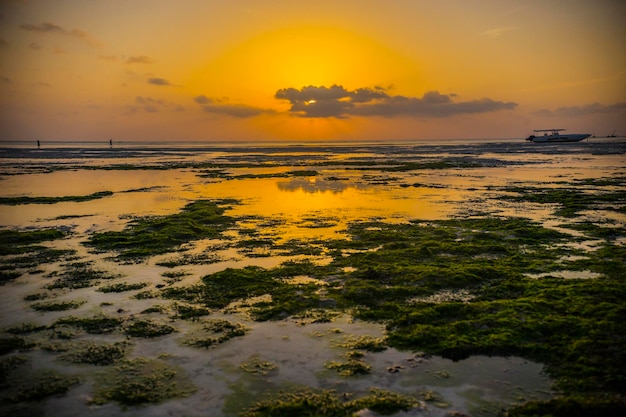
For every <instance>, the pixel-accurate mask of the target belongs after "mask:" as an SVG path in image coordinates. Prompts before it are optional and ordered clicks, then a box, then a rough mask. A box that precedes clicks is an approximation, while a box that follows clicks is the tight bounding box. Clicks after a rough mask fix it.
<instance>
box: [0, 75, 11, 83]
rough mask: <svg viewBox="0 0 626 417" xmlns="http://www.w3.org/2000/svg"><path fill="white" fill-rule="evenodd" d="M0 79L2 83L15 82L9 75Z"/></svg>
mask: <svg viewBox="0 0 626 417" xmlns="http://www.w3.org/2000/svg"><path fill="white" fill-rule="evenodd" d="M0 81H1V82H2V84H13V81H11V79H10V78H9V77H5V76H4V75H2V76H0Z"/></svg>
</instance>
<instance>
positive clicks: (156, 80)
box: [148, 77, 172, 86]
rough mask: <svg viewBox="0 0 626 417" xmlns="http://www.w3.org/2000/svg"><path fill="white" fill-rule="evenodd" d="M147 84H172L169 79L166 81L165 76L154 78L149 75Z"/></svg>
mask: <svg viewBox="0 0 626 417" xmlns="http://www.w3.org/2000/svg"><path fill="white" fill-rule="evenodd" d="M148 84H152V85H161V86H167V85H172V84H171V83H170V82H169V81H167V80H166V79H165V78H156V77H151V78H148Z"/></svg>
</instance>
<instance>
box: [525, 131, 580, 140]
mask: <svg viewBox="0 0 626 417" xmlns="http://www.w3.org/2000/svg"><path fill="white" fill-rule="evenodd" d="M565 130H566V129H537V130H533V134H532V135H530V136H529V137H527V138H526V140H530V141H532V142H536V143H544V142H580V141H581V140H583V139H587V138H588V137H589V136H591V133H561V132H565Z"/></svg>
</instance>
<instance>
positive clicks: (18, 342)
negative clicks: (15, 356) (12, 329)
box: [0, 336, 36, 355]
mask: <svg viewBox="0 0 626 417" xmlns="http://www.w3.org/2000/svg"><path fill="white" fill-rule="evenodd" d="M35 346H36V345H35V343H32V342H29V341H28V340H26V339H25V338H23V337H19V336H10V337H4V336H0V355H6V354H8V353H12V352H15V351H24V350H28V349H31V348H33V347H35Z"/></svg>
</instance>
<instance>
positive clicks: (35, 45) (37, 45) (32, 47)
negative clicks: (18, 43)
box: [28, 42, 41, 51]
mask: <svg viewBox="0 0 626 417" xmlns="http://www.w3.org/2000/svg"><path fill="white" fill-rule="evenodd" d="M28 47H29V48H30V49H34V50H35V51H37V50H39V49H41V45H39V44H38V43H36V42H31V43H29V44H28Z"/></svg>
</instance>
